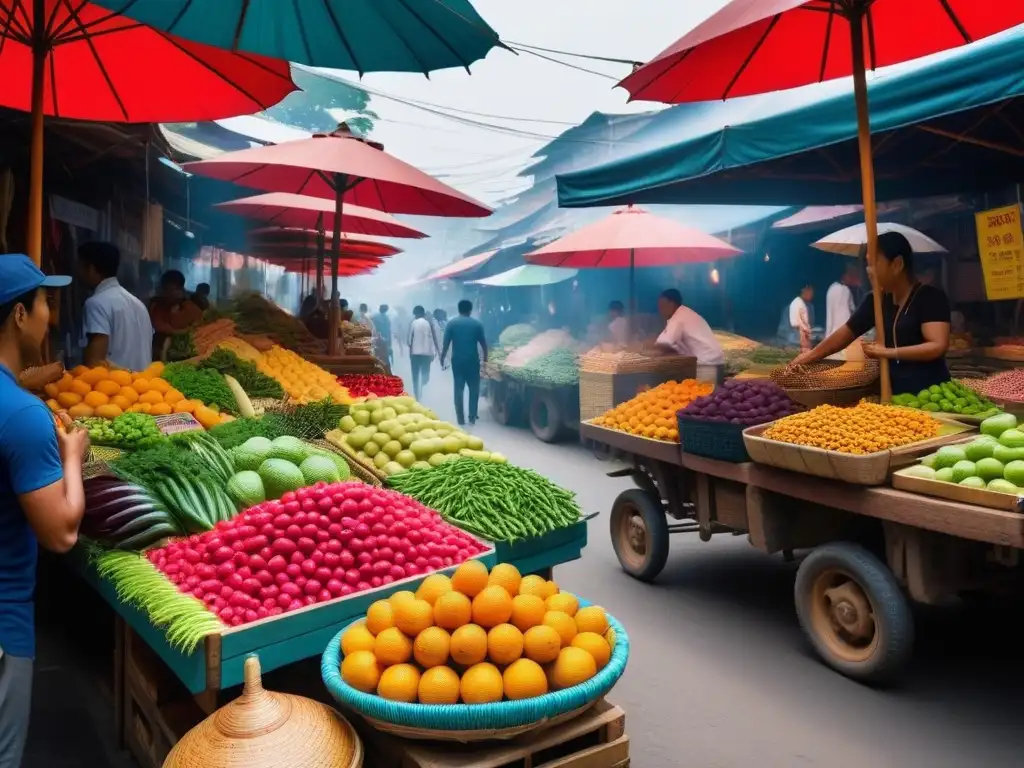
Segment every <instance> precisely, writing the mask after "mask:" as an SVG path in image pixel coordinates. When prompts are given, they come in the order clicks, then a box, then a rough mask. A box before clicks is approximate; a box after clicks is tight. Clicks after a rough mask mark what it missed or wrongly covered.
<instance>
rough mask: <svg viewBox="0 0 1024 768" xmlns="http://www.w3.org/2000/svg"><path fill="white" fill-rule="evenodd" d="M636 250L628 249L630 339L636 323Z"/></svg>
mask: <svg viewBox="0 0 1024 768" xmlns="http://www.w3.org/2000/svg"><path fill="white" fill-rule="evenodd" d="M635 254H636V251H634V250H633V249H632V248H630V249H629V337H630V339H631V340H632V338H633V331H634V326H635V325H636V265H635V263H634V261H635V260H634V256H635Z"/></svg>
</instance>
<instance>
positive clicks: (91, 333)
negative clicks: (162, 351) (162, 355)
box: [78, 242, 153, 371]
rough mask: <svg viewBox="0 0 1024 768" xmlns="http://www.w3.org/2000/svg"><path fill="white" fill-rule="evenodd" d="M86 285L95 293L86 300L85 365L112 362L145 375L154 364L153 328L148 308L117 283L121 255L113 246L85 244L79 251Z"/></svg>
mask: <svg viewBox="0 0 1024 768" xmlns="http://www.w3.org/2000/svg"><path fill="white" fill-rule="evenodd" d="M78 260H79V263H80V265H81V267H80V268H81V273H82V280H83V282H84V283H85V284H86V285H88V286H89V287H90V288H92V289H93V293H92V296H90V297H89V298H88V299H86V300H85V311H84V320H83V330H84V332H85V338H86V345H85V352H84V353H83V362H84V363H85V365H88V366H90V367H94V366H97V365H102V364H103V363H104V362H109V363H110V364H111V365H114V366H117V367H118V368H125V369H127V370H129V371H141V370H143V369H145V368H147V367H148V366H149V364H150V363H152V362H153V325H152V323H151V322H150V319H149V311H148V310H147V309H146V305H145V304H143V303H142V302H141V301H139V300H138V299H137V298H136V297H135V296H132V294H130V293H129V292H128V291H126V290H125V289H124V288H123V287H122V286H121V284H120V283H119V282H118V281H117V270H118V268H119V267H120V265H121V252H120V251H119V250H118V249H117V246H115V245H113V244H111V243H101V242H92V243H84V244H82V245H81V246H80V247H79V249H78Z"/></svg>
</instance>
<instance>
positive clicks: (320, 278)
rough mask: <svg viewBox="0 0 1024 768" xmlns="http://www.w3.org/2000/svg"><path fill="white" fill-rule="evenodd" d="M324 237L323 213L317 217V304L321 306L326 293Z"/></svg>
mask: <svg viewBox="0 0 1024 768" xmlns="http://www.w3.org/2000/svg"><path fill="white" fill-rule="evenodd" d="M326 239H327V238H326V237H325V236H324V215H323V214H322V213H321V214H319V215H318V216H317V217H316V303H317V306H320V297H321V296H323V293H324V248H326V243H325V240H326Z"/></svg>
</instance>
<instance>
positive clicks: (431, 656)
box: [412, 627, 452, 669]
mask: <svg viewBox="0 0 1024 768" xmlns="http://www.w3.org/2000/svg"><path fill="white" fill-rule="evenodd" d="M451 644H452V637H451V635H449V634H448V633H447V632H445V631H444V630H443V629H441V628H440V627H427V628H426V629H424V630H423V631H422V632H420V633H419V634H418V635H416V641H415V642H414V643H413V644H412V655H413V658H414V659H416V661H417V663H418V664H419V665H420V666H421V667H423V668H424V669H430V668H431V667H440V666H441V665H442V664H444V663H445V662H447V661H448V653H449V651H450V650H451Z"/></svg>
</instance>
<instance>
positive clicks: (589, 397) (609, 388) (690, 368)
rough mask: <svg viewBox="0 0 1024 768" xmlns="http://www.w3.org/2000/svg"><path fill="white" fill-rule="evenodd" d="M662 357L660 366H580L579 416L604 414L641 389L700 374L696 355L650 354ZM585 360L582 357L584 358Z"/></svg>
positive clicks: (585, 419)
mask: <svg viewBox="0 0 1024 768" xmlns="http://www.w3.org/2000/svg"><path fill="white" fill-rule="evenodd" d="M647 359H654V360H657V361H660V367H659V369H658V370H649V371H622V370H618V371H614V372H609V371H593V370H586V369H584V368H583V366H582V364H581V366H580V420H581V421H590V420H591V419H596V418H597V417H598V416H602V415H604V414H605V413H607V412H608V411H610V410H611V409H612V408H614V407H615V406H616V405H618V404H619V403H624V402H626V401H627V400H632V399H633V398H634V397H636V395H637V393H638V392H639V391H640V390H641V389H645V388H650V387H656V386H658V385H659V384H664V383H665V382H666V381H684V380H685V379H692V378H695V377H696V375H697V358H695V357H679V356H673V357H667V358H647ZM581 360H582V358H581Z"/></svg>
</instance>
